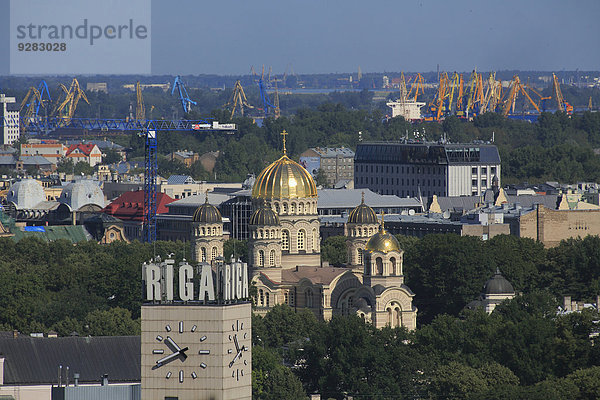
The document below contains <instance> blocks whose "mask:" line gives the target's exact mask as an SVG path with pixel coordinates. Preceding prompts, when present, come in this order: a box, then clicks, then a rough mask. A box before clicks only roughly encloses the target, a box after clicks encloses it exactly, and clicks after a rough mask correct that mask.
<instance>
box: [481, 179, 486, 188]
mask: <svg viewBox="0 0 600 400" xmlns="http://www.w3.org/2000/svg"><path fill="white" fill-rule="evenodd" d="M481 187H482V188H486V187H487V180H485V179H482V180H481Z"/></svg>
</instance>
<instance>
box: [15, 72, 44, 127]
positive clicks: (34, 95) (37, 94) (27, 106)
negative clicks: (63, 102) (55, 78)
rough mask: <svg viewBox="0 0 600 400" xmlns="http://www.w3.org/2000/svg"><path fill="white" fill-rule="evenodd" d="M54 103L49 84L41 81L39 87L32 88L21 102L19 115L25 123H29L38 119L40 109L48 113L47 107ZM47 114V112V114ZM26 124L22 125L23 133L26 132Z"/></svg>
mask: <svg viewBox="0 0 600 400" xmlns="http://www.w3.org/2000/svg"><path fill="white" fill-rule="evenodd" d="M51 102H52V98H51V97H50V91H49V90H48V84H47V83H46V81H45V80H43V79H42V80H41V81H40V83H39V85H38V87H37V88H35V87H33V86H32V87H30V88H29V90H28V91H27V94H26V95H25V97H24V98H23V101H22V102H21V106H20V108H19V114H20V115H22V116H23V117H24V118H23V121H29V120H31V119H32V118H38V117H39V112H40V107H41V108H43V109H44V110H45V111H47V105H48V104H50V103H51ZM46 114H47V112H46ZM25 126H26V125H24V124H21V131H24V130H25Z"/></svg>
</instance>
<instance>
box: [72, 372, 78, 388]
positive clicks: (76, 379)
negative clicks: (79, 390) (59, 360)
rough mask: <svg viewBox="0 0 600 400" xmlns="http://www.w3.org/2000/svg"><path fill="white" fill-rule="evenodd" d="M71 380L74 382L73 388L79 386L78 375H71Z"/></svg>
mask: <svg viewBox="0 0 600 400" xmlns="http://www.w3.org/2000/svg"><path fill="white" fill-rule="evenodd" d="M73 379H74V380H75V386H79V373H77V372H75V373H74V374H73Z"/></svg>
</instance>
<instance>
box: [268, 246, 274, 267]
mask: <svg viewBox="0 0 600 400" xmlns="http://www.w3.org/2000/svg"><path fill="white" fill-rule="evenodd" d="M269 266H271V267H274V266H275V250H271V251H270V252H269Z"/></svg>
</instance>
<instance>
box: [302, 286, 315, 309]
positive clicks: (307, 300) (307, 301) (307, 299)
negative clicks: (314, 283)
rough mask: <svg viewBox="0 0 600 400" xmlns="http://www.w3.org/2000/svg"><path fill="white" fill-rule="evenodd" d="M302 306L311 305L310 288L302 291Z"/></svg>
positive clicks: (311, 295)
mask: <svg viewBox="0 0 600 400" xmlns="http://www.w3.org/2000/svg"><path fill="white" fill-rule="evenodd" d="M304 306H305V307H312V306H313V294H312V289H311V288H307V289H306V290H305V291H304Z"/></svg>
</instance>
